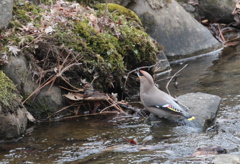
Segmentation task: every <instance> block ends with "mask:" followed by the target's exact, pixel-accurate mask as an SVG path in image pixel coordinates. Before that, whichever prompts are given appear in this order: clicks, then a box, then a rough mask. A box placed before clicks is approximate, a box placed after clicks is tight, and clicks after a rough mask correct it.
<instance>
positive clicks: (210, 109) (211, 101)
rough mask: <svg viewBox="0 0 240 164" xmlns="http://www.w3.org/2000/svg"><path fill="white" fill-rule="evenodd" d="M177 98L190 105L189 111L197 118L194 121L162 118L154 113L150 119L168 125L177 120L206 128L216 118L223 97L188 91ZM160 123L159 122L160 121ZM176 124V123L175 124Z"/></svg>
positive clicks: (183, 123)
mask: <svg viewBox="0 0 240 164" xmlns="http://www.w3.org/2000/svg"><path fill="white" fill-rule="evenodd" d="M177 100H178V101H179V102H180V103H181V104H184V106H186V107H188V110H187V111H188V113H190V114H191V115H193V116H195V117H196V119H194V120H193V121H188V120H186V119H183V120H182V119H178V120H176V118H174V120H173V119H162V118H159V117H158V116H156V115H154V114H152V113H151V114H150V116H149V119H148V121H151V122H157V121H158V122H160V124H165V123H166V122H168V123H167V125H169V124H171V123H170V122H173V121H174V122H175V126H176V125H187V126H190V127H195V128H199V129H202V130H205V129H206V128H208V127H209V126H211V125H212V123H213V122H214V120H215V117H216V114H217V111H218V109H219V105H220V101H221V98H220V97H219V96H216V95H212V94H207V93H201V92H197V93H188V94H185V95H181V96H179V97H177ZM158 124H159V123H158ZM173 125H174V124H173Z"/></svg>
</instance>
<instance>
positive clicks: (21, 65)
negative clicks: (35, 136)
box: [3, 55, 62, 119]
mask: <svg viewBox="0 0 240 164" xmlns="http://www.w3.org/2000/svg"><path fill="white" fill-rule="evenodd" d="M29 67H30V64H29V63H28V62H27V60H26V59H25V57H24V56H22V55H21V56H20V57H18V58H16V57H11V59H10V61H9V62H8V65H7V66H5V67H4V68H3V71H4V73H5V74H6V75H7V76H8V77H9V78H10V79H11V80H12V81H13V82H14V84H16V87H17V89H18V90H19V91H20V94H21V95H29V94H31V93H32V92H33V91H34V90H35V89H36V88H37V87H38V84H36V83H35V82H34V81H33V75H32V72H31V71H30V69H29ZM48 89H49V86H46V87H45V88H43V89H42V90H41V91H40V92H38V93H37V94H36V95H34V96H33V97H32V98H31V99H29V101H27V103H25V106H26V108H27V109H28V111H29V112H30V113H31V114H32V115H33V116H34V117H35V118H37V119H41V118H46V117H47V115H48V114H49V113H53V112H55V111H57V110H59V109H60V108H61V107H62V95H61V90H60V88H59V87H56V86H53V87H52V88H51V90H48Z"/></svg>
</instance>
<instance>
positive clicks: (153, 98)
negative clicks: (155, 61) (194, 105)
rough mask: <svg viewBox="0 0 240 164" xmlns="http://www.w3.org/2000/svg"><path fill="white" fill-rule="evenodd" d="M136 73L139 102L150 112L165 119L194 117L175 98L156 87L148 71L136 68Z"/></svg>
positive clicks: (188, 118) (191, 118)
mask: <svg viewBox="0 0 240 164" xmlns="http://www.w3.org/2000/svg"><path fill="white" fill-rule="evenodd" d="M136 73H137V75H138V78H139V79H140V99H141V102H142V104H143V106H144V107H145V108H146V109H147V110H148V111H149V112H150V113H153V114H155V115H157V116H158V117H160V118H167V119H168V118H176V117H184V118H186V119H187V120H188V121H192V120H194V119H195V117H194V116H192V115H190V114H189V113H188V112H186V111H185V110H184V108H183V107H181V106H180V104H179V103H178V101H177V100H176V99H175V98H173V97H172V96H171V95H169V94H167V93H165V92H163V91H161V90H160V89H158V88H157V87H156V85H155V83H154V81H153V78H152V76H151V75H150V74H149V73H148V72H146V71H144V70H137V71H136Z"/></svg>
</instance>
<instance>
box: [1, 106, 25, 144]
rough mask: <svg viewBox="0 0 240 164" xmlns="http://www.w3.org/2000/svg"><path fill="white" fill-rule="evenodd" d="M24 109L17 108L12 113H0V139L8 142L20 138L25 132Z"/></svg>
mask: <svg viewBox="0 0 240 164" xmlns="http://www.w3.org/2000/svg"><path fill="white" fill-rule="evenodd" d="M26 127H27V117H26V109H25V108H24V109H23V108H18V109H16V111H15V112H14V113H7V114H6V113H2V112H0V138H1V139H2V140H8V139H13V138H18V137H20V136H21V135H22V134H23V133H24V132H25V130H26Z"/></svg>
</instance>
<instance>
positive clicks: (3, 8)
mask: <svg viewBox="0 0 240 164" xmlns="http://www.w3.org/2000/svg"><path fill="white" fill-rule="evenodd" d="M12 10H13V0H1V1H0V28H3V27H6V26H7V25H8V23H9V21H10V20H11V19H12Z"/></svg>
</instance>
